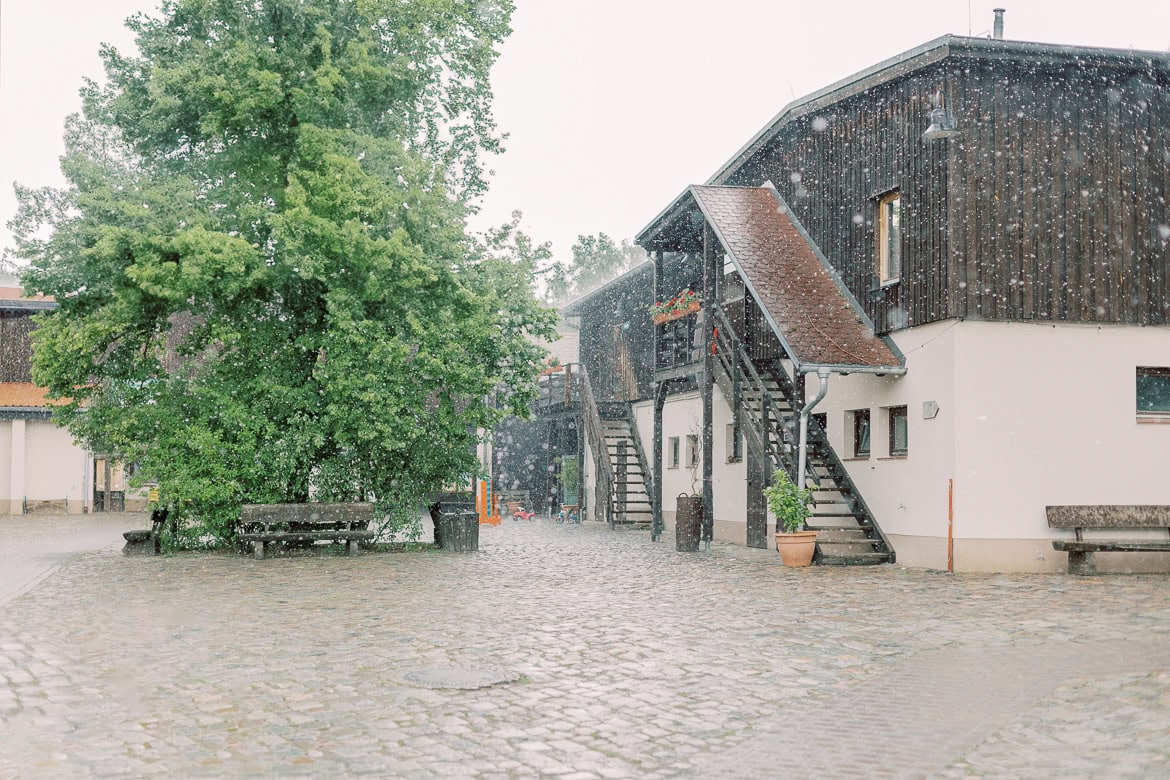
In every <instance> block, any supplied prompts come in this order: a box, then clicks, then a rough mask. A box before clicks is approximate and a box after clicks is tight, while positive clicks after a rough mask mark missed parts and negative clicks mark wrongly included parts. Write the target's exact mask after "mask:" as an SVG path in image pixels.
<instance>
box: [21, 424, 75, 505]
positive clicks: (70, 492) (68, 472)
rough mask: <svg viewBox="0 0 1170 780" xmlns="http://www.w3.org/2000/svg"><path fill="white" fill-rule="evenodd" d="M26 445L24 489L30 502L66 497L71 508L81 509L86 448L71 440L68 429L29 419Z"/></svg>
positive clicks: (56, 499)
mask: <svg viewBox="0 0 1170 780" xmlns="http://www.w3.org/2000/svg"><path fill="white" fill-rule="evenodd" d="M26 447H27V452H26V461H25V462H26V471H25V492H26V494H27V495H28V499H29V501H59V500H61V499H64V498H68V499H69V508H70V511H80V508H81V505H82V499H83V498H84V478H85V468H86V460H85V451H84V450H82V449H81V448H80V447H78V446H77V445H76V444H74V443H73V437H72V436H71V435H70V433H69V431H67V430H65V429H64V428H58V427H57V426H56V425H54V424H53V423H52V422H50V421H49V420H29V421H28V428H27V444H26Z"/></svg>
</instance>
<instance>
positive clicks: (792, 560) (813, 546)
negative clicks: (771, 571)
mask: <svg viewBox="0 0 1170 780" xmlns="http://www.w3.org/2000/svg"><path fill="white" fill-rule="evenodd" d="M776 551H777V552H779V553H780V560H782V561H783V562H784V565H785V566H808V565H809V564H811V563H812V559H813V553H815V552H816V551H817V532H816V531H797V532H796V533H794V534H785V533H778V534H776Z"/></svg>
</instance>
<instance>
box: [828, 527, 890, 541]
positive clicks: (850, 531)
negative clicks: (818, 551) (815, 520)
mask: <svg viewBox="0 0 1170 780" xmlns="http://www.w3.org/2000/svg"><path fill="white" fill-rule="evenodd" d="M879 541H880V540H878V539H870V538H869V537H868V536H866V535H865V529H864V528H856V527H854V528H822V529H818V530H817V544H870V543H874V542H879Z"/></svg>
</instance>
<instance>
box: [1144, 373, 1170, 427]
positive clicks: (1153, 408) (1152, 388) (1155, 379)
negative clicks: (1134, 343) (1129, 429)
mask: <svg viewBox="0 0 1170 780" xmlns="http://www.w3.org/2000/svg"><path fill="white" fill-rule="evenodd" d="M1137 413H1138V414H1140V415H1157V416H1161V415H1166V416H1168V417H1170V368H1138V370H1137Z"/></svg>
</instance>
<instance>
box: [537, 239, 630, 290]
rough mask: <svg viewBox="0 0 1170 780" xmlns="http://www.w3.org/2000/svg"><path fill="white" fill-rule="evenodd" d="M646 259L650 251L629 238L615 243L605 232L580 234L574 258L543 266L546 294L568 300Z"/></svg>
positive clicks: (574, 246)
mask: <svg viewBox="0 0 1170 780" xmlns="http://www.w3.org/2000/svg"><path fill="white" fill-rule="evenodd" d="M645 259H646V253H645V252H644V251H643V250H642V249H641V248H640V247H637V246H634V245H633V244H631V243H630V242H629V241H626V240H623V241H622V242H621V244H615V243H614V241H613V239H612V238H610V237H609V236H607V235H606V234H605V233H598V234H597V235H596V236H577V243H575V244H573V262H572V263H570V264H565V263H561V262H552V263H549V264H547V265H545V266H544V267H543V268H542V269H541V274H542V275H543V276H544V287H545V291H546V292H545V297H546V298H547V299H548V300H550V301H564V300H568V299H570V298H573V297H575V296H578V295H584V294H585V293H587V292H589V291H590V290H593V289H595V288H597V287H600V286H601V285H603V284H605V283H606V282H608V281H610V280H611V279H614V278H616V277H618V276H620V275H621V274H623V273H625V272H626V271H628V270H630V269H631V268H633V267H634V266H636V265H638V264H639V263H641V262H643V261H644V260H645Z"/></svg>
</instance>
